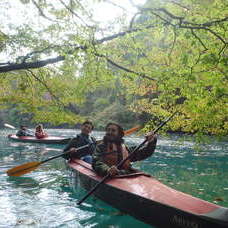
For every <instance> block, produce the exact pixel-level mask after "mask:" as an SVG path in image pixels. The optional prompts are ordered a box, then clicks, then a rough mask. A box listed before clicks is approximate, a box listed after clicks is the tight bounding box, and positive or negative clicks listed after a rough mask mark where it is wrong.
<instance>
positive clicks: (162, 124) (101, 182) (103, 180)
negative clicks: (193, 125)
mask: <svg viewBox="0 0 228 228" xmlns="http://www.w3.org/2000/svg"><path fill="white" fill-rule="evenodd" d="M176 113H177V112H174V113H173V114H172V115H171V116H170V117H168V118H167V119H166V120H165V121H164V122H163V123H161V124H160V125H159V126H158V127H157V128H156V129H155V130H154V131H153V133H154V134H155V133H157V132H158V131H159V130H160V129H161V128H162V127H163V126H164V125H165V124H166V123H167V122H168V121H169V120H170V119H171V118H173V116H174V115H175V114H176ZM147 141H148V137H147V138H146V139H145V140H144V141H143V142H142V143H141V144H139V145H138V146H137V147H136V148H135V149H134V150H133V151H132V152H131V153H130V154H129V155H128V156H127V157H126V158H125V159H123V160H122V161H121V162H120V163H119V164H118V165H117V166H116V168H117V169H118V168H120V167H121V166H122V165H123V164H124V163H125V162H126V161H127V160H129V159H130V158H131V157H132V156H133V155H134V153H135V152H136V151H138V150H139V149H140V148H141V147H142V146H143V145H144V144H145V143H146V142H147ZM110 177H111V175H110V173H108V174H107V175H106V176H104V177H103V179H102V180H101V181H100V182H99V183H97V184H96V185H95V186H94V187H93V188H92V189H91V190H90V191H89V192H88V193H87V194H86V195H85V196H84V197H83V198H82V199H81V200H79V201H78V202H77V204H78V205H80V204H81V203H82V202H83V201H85V200H86V199H87V198H88V197H89V196H90V195H91V194H92V193H93V192H95V191H96V189H97V188H98V187H99V186H100V185H101V184H103V183H104V182H105V181H106V180H107V179H108V178H110Z"/></svg>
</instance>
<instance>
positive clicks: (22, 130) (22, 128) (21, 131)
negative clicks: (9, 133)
mask: <svg viewBox="0 0 228 228" xmlns="http://www.w3.org/2000/svg"><path fill="white" fill-rule="evenodd" d="M16 136H18V137H21V136H34V134H32V133H31V131H30V130H29V129H28V127H27V126H25V125H21V126H20V129H19V130H18V131H17V133H16Z"/></svg>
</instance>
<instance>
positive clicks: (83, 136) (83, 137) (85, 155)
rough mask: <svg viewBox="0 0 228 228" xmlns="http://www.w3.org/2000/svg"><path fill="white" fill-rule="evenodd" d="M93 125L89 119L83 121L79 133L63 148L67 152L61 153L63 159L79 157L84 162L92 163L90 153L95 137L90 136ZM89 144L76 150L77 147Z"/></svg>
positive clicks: (93, 148)
mask: <svg viewBox="0 0 228 228" xmlns="http://www.w3.org/2000/svg"><path fill="white" fill-rule="evenodd" d="M93 128H94V126H93V123H92V122H91V121H85V122H84V123H83V124H82V125H81V133H80V134H78V135H77V136H76V137H75V138H73V139H71V141H70V142H69V143H68V144H67V145H66V147H65V148H64V150H63V151H64V152H68V153H66V154H64V155H63V158H65V159H71V158H80V159H82V160H83V161H85V162H88V163H92V154H93V152H94V150H95V147H96V139H95V138H94V137H91V136H90V133H91V132H92V130H93ZM87 144H89V147H88V148H84V149H81V150H77V147H81V146H85V145H87Z"/></svg>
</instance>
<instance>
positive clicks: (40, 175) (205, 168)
mask: <svg viewBox="0 0 228 228" xmlns="http://www.w3.org/2000/svg"><path fill="white" fill-rule="evenodd" d="M47 131H48V133H49V135H56V136H64V137H72V136H74V135H75V134H76V133H77V131H75V130H68V129H48V130H47ZM9 133H14V132H13V130H8V129H7V130H6V129H2V130H0V182H1V185H0V202H1V203H0V218H1V219H0V227H4V228H5V227H74V228H75V227H99V228H100V227H104V228H105V227H109V228H125V227H127V226H129V227H132V228H136V227H137V228H138V227H142V228H146V227H150V226H148V225H146V224H144V223H142V222H140V221H138V220H136V219H134V218H133V217H131V216H128V215H126V214H124V213H122V212H120V211H118V210H116V209H115V208H112V207H111V206H110V205H107V204H105V203H103V202H101V201H100V200H98V199H95V198H93V197H90V198H89V199H88V200H87V201H86V203H84V204H83V205H82V206H77V201H78V200H80V199H81V198H82V197H83V196H84V194H85V193H86V192H85V191H84V190H83V189H82V188H80V187H73V186H72V180H71V179H70V175H69V171H67V169H66V167H65V163H64V161H63V159H61V158H59V159H55V160H52V161H50V162H47V163H45V164H43V165H41V166H39V168H37V169H36V170H35V171H33V172H30V173H28V174H26V175H24V176H22V177H8V176H7V175H6V173H5V172H6V170H8V169H9V168H12V167H14V166H17V165H20V164H23V163H26V162H30V161H40V160H43V159H46V158H48V157H51V156H55V155H56V154H59V153H61V150H62V149H63V147H64V146H63V145H44V144H33V143H18V142H13V141H9V140H8V139H7V137H6V136H7V135H8V134H9ZM102 135H103V132H94V136H96V137H98V138H100V137H102ZM142 140H143V138H141V137H136V136H131V137H128V138H126V141H127V143H128V144H131V143H140V142H142ZM227 146H228V143H227V142H217V141H212V142H211V143H210V144H205V145H203V146H201V148H200V150H198V149H197V147H196V145H195V143H194V142H193V141H192V140H191V138H184V137H183V136H174V135H172V136H170V137H159V139H158V145H157V149H156V152H155V154H154V155H153V156H152V157H150V158H148V159H146V160H144V161H141V162H137V163H135V164H134V166H135V167H136V168H140V169H141V170H143V171H146V172H148V173H151V174H152V175H153V176H155V177H156V178H158V179H159V180H161V181H162V182H163V183H165V184H167V185H169V186H171V187H173V188H175V189H177V190H180V191H183V192H186V193H188V194H191V195H193V196H196V197H199V198H202V199H204V200H207V201H210V202H212V203H216V204H218V205H222V206H225V207H228V147H227Z"/></svg>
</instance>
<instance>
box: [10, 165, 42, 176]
mask: <svg viewBox="0 0 228 228" xmlns="http://www.w3.org/2000/svg"><path fill="white" fill-rule="evenodd" d="M40 164H42V162H28V163H26V164H23V165H19V166H17V167H14V168H12V169H9V170H7V175H8V176H14V177H19V176H22V175H24V174H26V173H29V172H31V171H33V170H35V169H36V168H37V167H38V166H39V165H40Z"/></svg>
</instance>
